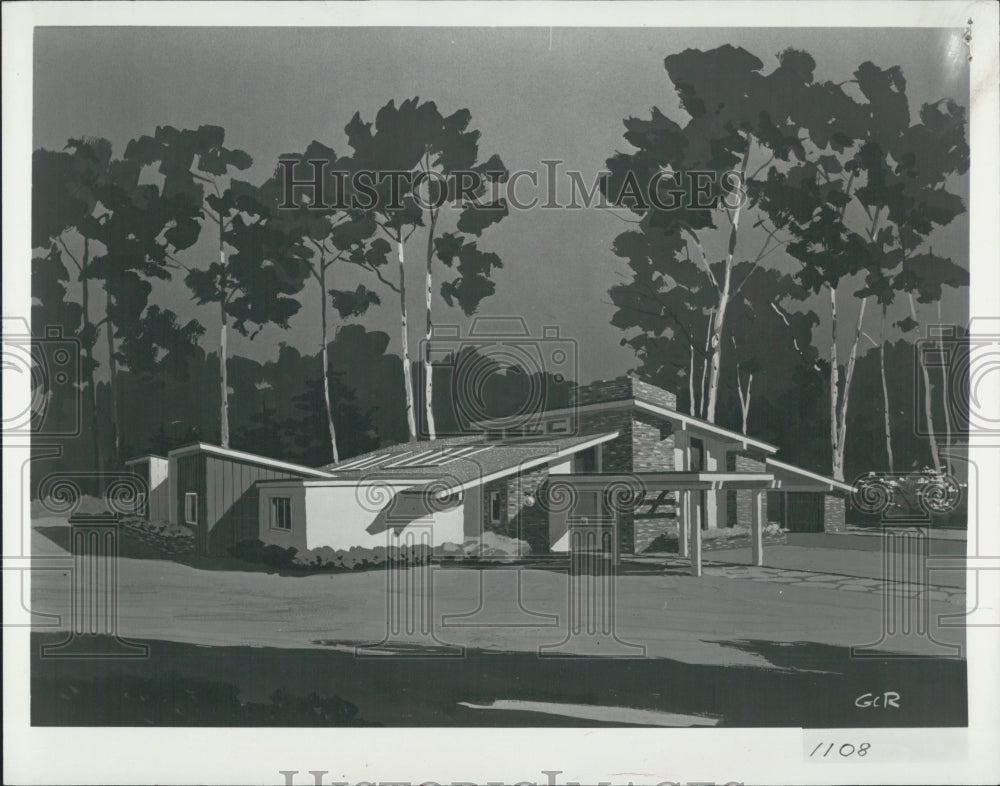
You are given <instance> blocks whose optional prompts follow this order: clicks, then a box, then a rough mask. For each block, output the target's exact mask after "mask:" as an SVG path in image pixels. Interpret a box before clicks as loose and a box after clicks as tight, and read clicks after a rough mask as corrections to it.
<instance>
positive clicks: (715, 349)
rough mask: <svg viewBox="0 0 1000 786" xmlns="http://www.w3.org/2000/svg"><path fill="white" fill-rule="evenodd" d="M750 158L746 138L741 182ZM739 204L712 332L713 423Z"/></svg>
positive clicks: (710, 404) (710, 399)
mask: <svg viewBox="0 0 1000 786" xmlns="http://www.w3.org/2000/svg"><path fill="white" fill-rule="evenodd" d="M749 158H750V137H747V149H746V151H745V152H744V153H743V162H742V163H741V164H740V178H741V181H742V180H743V179H745V178H746V172H747V161H748V159H749ZM742 209H743V203H742V202H741V203H740V204H739V205H737V206H736V207H735V208H734V209H733V218H732V226H731V227H730V229H729V248H728V250H727V252H726V269H725V272H724V274H723V277H722V289H721V290H720V291H719V306H718V308H717V309H716V310H715V323H714V326H713V332H712V346H711V349H712V356H711V357H712V370H711V373H710V374H709V379H708V406H707V407H706V408H705V420H707V421H708V422H709V423H714V422H715V405H716V402H717V401H718V398H719V373H720V369H721V367H722V331H723V329H724V328H725V324H726V307H727V306H728V305H729V289H730V282H731V280H732V273H733V258H734V257H735V255H736V238H737V236H738V235H739V231H740V212H741V211H742Z"/></svg>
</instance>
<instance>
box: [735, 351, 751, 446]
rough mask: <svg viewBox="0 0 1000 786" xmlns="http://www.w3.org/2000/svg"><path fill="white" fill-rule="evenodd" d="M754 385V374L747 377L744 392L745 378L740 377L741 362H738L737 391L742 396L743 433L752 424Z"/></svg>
mask: <svg viewBox="0 0 1000 786" xmlns="http://www.w3.org/2000/svg"><path fill="white" fill-rule="evenodd" d="M752 385H753V374H750V376H749V377H748V378H747V390H746V393H744V392H743V380H741V379H740V364H739V363H737V364H736V392H737V394H738V395H739V397H740V413H741V414H742V415H743V433H744V434H746V433H747V427H748V426H749V425H750V387H751V386H752Z"/></svg>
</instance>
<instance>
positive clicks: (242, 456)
mask: <svg viewBox="0 0 1000 786" xmlns="http://www.w3.org/2000/svg"><path fill="white" fill-rule="evenodd" d="M192 453H208V454H209V455H212V456H219V457H221V458H228V459H232V460H234V461H243V462H246V463H248V464H260V465H262V466H265V467H271V468H272V469H280V470H285V471H287V472H294V473H296V474H299V475H303V476H305V477H310V478H329V477H331V475H330V473H329V472H325V471H323V470H321V469H314V468H313V467H303V466H302V465H301V464H292V463H291V462H288V461H278V460H277V459H273V458H268V457H267V456H258V455H257V454H256V453H244V452H243V451H242V450H232V449H230V448H221V447H219V446H218V445H210V444H208V443H207V442H196V443H194V444H193V445H185V446H184V447H182V448H177V449H176V450H171V451H170V453H169V454H167V455H168V456H169V457H170V458H180V457H181V456H189V455H191V454H192Z"/></svg>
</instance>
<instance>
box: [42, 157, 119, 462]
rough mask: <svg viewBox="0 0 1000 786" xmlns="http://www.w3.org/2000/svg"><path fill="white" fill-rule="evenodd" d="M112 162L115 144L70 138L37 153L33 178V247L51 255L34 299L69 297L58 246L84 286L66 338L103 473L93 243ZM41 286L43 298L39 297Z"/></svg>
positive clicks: (44, 262)
mask: <svg viewBox="0 0 1000 786" xmlns="http://www.w3.org/2000/svg"><path fill="white" fill-rule="evenodd" d="M110 162H111V143H110V142H108V140H106V139H87V140H84V139H71V140H69V142H68V143H67V145H66V148H65V149H64V150H62V151H52V150H44V149H39V150H36V151H35V152H34V154H33V156H32V173H31V181H32V189H31V245H32V247H33V248H36V249H43V248H44V249H45V250H46V253H44V254H43V255H41V256H38V257H36V258H35V261H34V262H33V264H32V296H33V297H38V298H39V300H40V304H41V305H45V304H48V303H50V302H51V298H52V297H53V296H56V297H57V298H58V299H59V300H62V299H63V298H64V297H65V295H66V289H65V287H64V286H63V285H62V284H61V283H60V282H62V281H67V280H68V271H67V270H66V269H65V267H64V265H63V258H62V254H60V253H58V251H57V249H56V247H57V246H58V249H61V251H62V253H64V254H65V255H66V257H65V258H66V259H68V260H69V261H70V262H71V263H72V265H73V267H74V269H75V271H76V280H77V281H78V282H79V284H80V291H81V307H80V320H79V324H78V325H77V326H76V329H75V330H74V331H73V333H67V334H66V335H75V336H76V338H77V339H78V340H79V341H80V346H81V349H82V350H83V354H84V357H83V362H82V364H81V371H82V372H83V375H84V378H85V379H86V380H87V386H86V395H87V400H86V403H87V406H86V410H87V411H88V412H89V413H90V436H91V440H92V450H93V466H94V468H95V469H96V470H98V471H100V470H101V469H102V468H103V462H102V459H101V439H100V420H99V417H98V412H97V392H96V388H95V386H94V372H95V370H96V369H97V361H96V360H95V359H94V345H95V344H96V342H97V329H96V328H95V326H94V323H93V320H92V319H91V303H90V294H91V293H90V276H89V272H90V263H91V261H92V260H91V256H92V254H91V245H90V238H91V236H92V235H93V233H94V231H95V229H96V221H95V218H94V211H95V209H96V208H97V205H98V201H97V200H98V197H97V189H98V187H99V185H100V184H101V183H102V182H103V181H104V180H106V178H107V170H108V165H109V164H110ZM71 245H73V246H75V247H76V250H75V251H73V250H71V247H70V246H71ZM46 268H47V269H46ZM36 271H37V278H36ZM36 286H37V288H38V291H39V294H38V295H36V294H35V290H36Z"/></svg>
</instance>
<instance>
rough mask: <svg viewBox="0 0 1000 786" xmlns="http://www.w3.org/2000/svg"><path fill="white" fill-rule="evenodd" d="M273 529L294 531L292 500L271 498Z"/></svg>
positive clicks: (289, 498) (288, 498)
mask: <svg viewBox="0 0 1000 786" xmlns="http://www.w3.org/2000/svg"><path fill="white" fill-rule="evenodd" d="M271 529H282V530H285V531H286V532H290V531H291V529H292V498H291V497H271Z"/></svg>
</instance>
